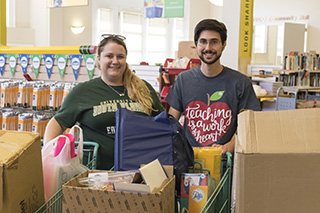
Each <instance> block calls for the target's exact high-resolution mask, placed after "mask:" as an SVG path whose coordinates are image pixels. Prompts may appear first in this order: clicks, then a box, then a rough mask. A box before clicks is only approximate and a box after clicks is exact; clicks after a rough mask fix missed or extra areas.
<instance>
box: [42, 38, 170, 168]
mask: <svg viewBox="0 0 320 213" xmlns="http://www.w3.org/2000/svg"><path fill="white" fill-rule="evenodd" d="M102 37H103V39H102V40H101V42H100V44H99V45H98V48H97V56H96V57H97V67H98V68H99V69H100V70H101V76H100V77H99V78H95V79H92V80H90V81H87V82H83V83H80V84H78V85H77V86H76V87H75V88H74V89H73V90H72V91H71V92H70V93H69V94H68V96H67V97H66V99H65V100H64V102H63V104H62V106H61V109H60V110H59V112H58V113H57V114H56V115H55V116H54V117H53V118H52V119H51V120H50V121H49V123H48V125H47V127H46V131H45V135H44V142H47V141H50V140H51V139H53V138H55V137H57V136H58V135H60V134H62V133H63V131H64V130H65V129H66V128H70V127H72V126H73V125H74V124H75V123H76V122H79V123H80V126H81V128H82V130H83V136H84V141H95V142H97V143H99V145H100V148H99V151H98V159H97V169H110V168H111V167H112V166H113V164H114V138H115V113H116V111H117V109H118V108H120V107H122V108H127V109H129V110H132V111H135V112H137V113H140V114H145V115H149V116H155V115H157V114H159V113H160V112H162V111H163V110H164V108H163V106H162V104H161V102H160V100H159V98H158V96H157V94H156V92H155V90H154V89H153V88H152V86H151V85H150V84H149V83H147V82H146V81H143V80H141V79H140V78H138V77H137V76H136V75H134V74H133V73H132V71H131V70H130V69H129V66H128V64H127V63H126V59H127V47H126V45H125V43H124V41H123V40H124V39H125V37H123V36H120V35H110V34H105V35H102Z"/></svg>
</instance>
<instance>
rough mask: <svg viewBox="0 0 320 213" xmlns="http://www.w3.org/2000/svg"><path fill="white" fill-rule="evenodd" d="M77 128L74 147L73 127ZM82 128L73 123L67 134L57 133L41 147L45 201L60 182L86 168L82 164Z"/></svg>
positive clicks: (53, 192) (58, 186) (56, 189)
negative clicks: (77, 132)
mask: <svg viewBox="0 0 320 213" xmlns="http://www.w3.org/2000/svg"><path fill="white" fill-rule="evenodd" d="M75 128H78V129H79V143H78V147H77V149H75V142H74V129H75ZM82 155H83V135H82V129H81V128H80V127H79V126H78V125H75V126H73V127H72V128H71V130H70V131H69V134H64V135H59V136H57V137H56V138H54V139H53V140H51V141H49V142H47V143H45V144H44V145H43V148H42V168H43V181H44V192H45V199H46V201H47V200H48V199H50V198H51V197H52V195H54V194H55V193H56V192H57V191H58V190H59V189H60V188H61V187H62V184H64V183H65V182H67V181H68V180H70V179H71V178H73V177H74V176H76V175H78V174H80V173H82V172H85V171H86V170H88V168H87V167H85V166H84V165H82Z"/></svg>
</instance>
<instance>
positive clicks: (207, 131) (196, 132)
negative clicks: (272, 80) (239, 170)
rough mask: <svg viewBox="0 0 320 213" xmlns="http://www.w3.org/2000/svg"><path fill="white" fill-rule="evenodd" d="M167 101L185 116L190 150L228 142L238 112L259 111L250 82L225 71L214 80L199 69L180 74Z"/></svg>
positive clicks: (238, 75)
mask: <svg viewBox="0 0 320 213" xmlns="http://www.w3.org/2000/svg"><path fill="white" fill-rule="evenodd" d="M166 101H167V102H168V104H169V105H170V106H171V107H173V108H174V109H176V110H178V111H180V112H185V121H184V129H185V132H186V135H187V138H188V140H189V142H190V143H191V145H192V146H211V145H212V144H213V143H218V144H225V143H227V142H229V141H230V140H231V138H232V136H233V134H234V133H235V132H236V129H237V115H238V114H239V112H240V110H241V109H251V110H260V104H259V101H258V99H257V97H256V95H255V93H254V90H253V87H252V83H251V81H250V79H249V78H248V77H247V76H245V75H244V74H242V73H240V72H238V71H236V70H232V69H230V68H228V67H224V68H223V70H222V72H221V73H220V74H219V75H217V76H215V77H206V76H205V75H204V74H203V73H202V72H201V70H200V66H199V67H196V68H194V69H191V70H187V71H185V72H182V73H180V74H179V75H178V77H177V79H176V80H175V82H174V84H173V85H172V88H171V89H170V91H169V93H168V95H167V98H166Z"/></svg>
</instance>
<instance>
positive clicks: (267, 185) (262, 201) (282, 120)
mask: <svg viewBox="0 0 320 213" xmlns="http://www.w3.org/2000/svg"><path fill="white" fill-rule="evenodd" d="M238 118H239V119H238V124H239V125H238V140H237V145H236V154H235V162H234V177H233V178H234V179H233V183H234V184H233V210H234V211H235V212H241V213H257V212H259V213H267V212H268V213H269V212H281V213H286V212H288V213H301V212H320V202H319V200H320V166H319V164H320V131H319V126H320V109H316V108H314V109H298V110H283V111H270V112H253V111H244V112H242V113H240V114H239V117H238Z"/></svg>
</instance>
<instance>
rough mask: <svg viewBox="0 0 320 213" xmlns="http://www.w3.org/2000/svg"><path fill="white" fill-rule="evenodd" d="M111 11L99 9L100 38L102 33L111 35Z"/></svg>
mask: <svg viewBox="0 0 320 213" xmlns="http://www.w3.org/2000/svg"><path fill="white" fill-rule="evenodd" d="M111 13H112V10H111V9H107V8H100V9H99V33H100V35H98V36H101V35H102V34H104V33H111V23H112V22H111Z"/></svg>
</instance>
